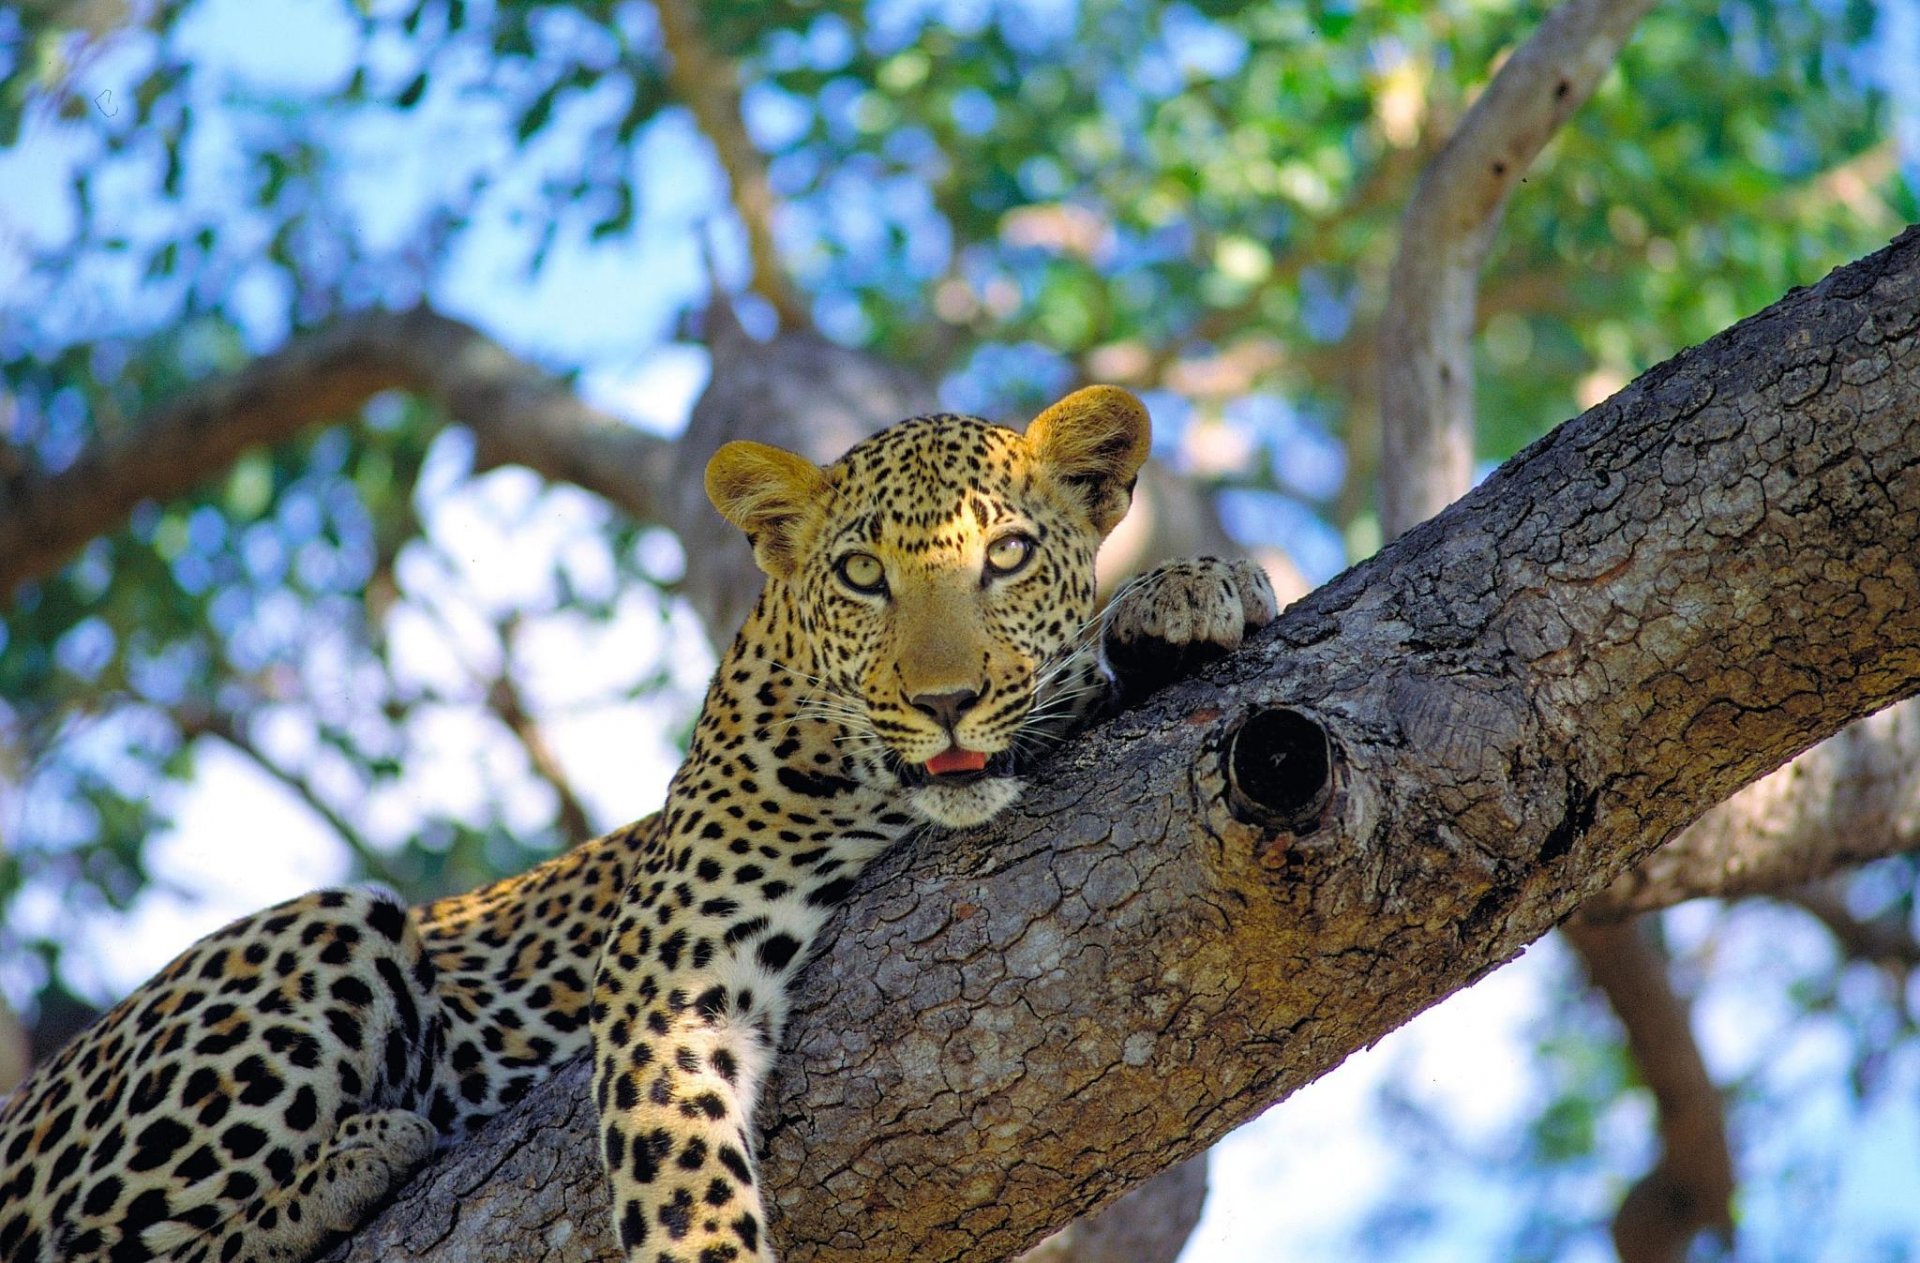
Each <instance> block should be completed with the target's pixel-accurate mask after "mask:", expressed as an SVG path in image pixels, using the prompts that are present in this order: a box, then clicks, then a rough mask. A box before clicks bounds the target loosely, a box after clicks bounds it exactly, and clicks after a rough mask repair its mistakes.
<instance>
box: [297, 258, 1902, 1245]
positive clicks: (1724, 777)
mask: <svg viewBox="0 0 1920 1263" xmlns="http://www.w3.org/2000/svg"><path fill="white" fill-rule="evenodd" d="M1916 328H1920V230H1909V231H1908V232H1907V233H1905V234H1904V235H1903V236H1902V237H1901V238H1900V239H1899V240H1897V241H1896V242H1895V243H1894V244H1893V245H1892V246H1891V247H1889V248H1888V249H1886V250H1884V251H1881V252H1880V253H1878V254H1875V255H1873V256H1871V257H1869V258H1867V259H1864V260H1861V261H1860V262H1858V263H1855V264H1852V265H1849V266H1848V267H1845V268H1842V269H1840V270H1839V271H1837V272H1835V273H1834V274H1832V275H1831V276H1829V277H1828V278H1827V279H1826V280H1824V281H1822V282H1821V283H1820V284H1819V285H1817V286H1815V287H1813V288H1812V289H1809V290H1801V291H1796V292H1795V293H1793V294H1790V295H1788V296H1787V297H1786V298H1785V299H1783V300H1782V301H1781V302H1779V303H1777V304H1775V305H1774V306H1773V307H1771V308H1769V309H1768V310H1767V311H1765V312H1762V313H1761V314H1759V315H1758V316H1755V317H1753V318H1751V319H1749V320H1747V321H1744V322H1742V323H1741V324H1740V325H1738V326H1736V327H1735V328H1733V329H1731V330H1728V331H1727V332H1726V333H1724V334H1722V335H1720V336H1718V337H1716V338H1714V339H1712V340H1711V341H1709V342H1707V343H1706V344H1704V345H1702V346H1700V347H1698V348H1695V349H1694V350H1692V351H1688V352H1686V353H1683V354H1682V355H1680V356H1678V357H1676V358H1675V359H1673V360H1671V361H1669V362H1668V363H1666V364H1664V365H1662V366H1660V367H1659V368H1656V369H1654V370H1653V371H1652V372H1650V373H1648V374H1647V375H1645V376H1644V377H1643V378H1641V379H1640V380H1639V381H1637V382H1636V383H1634V384H1633V385H1632V386H1630V387H1628V388H1627V389H1626V390H1625V391H1623V392H1621V394H1620V395H1618V396H1616V397H1615V398H1614V399H1612V400H1609V401H1608V402H1606V403H1604V404H1602V405H1600V406H1599V407H1597V408H1594V409H1592V410H1590V411H1589V412H1588V413H1586V414H1585V415H1583V416H1581V417H1579V418H1577V419H1576V420H1574V421H1572V422H1569V423H1568V424H1566V425H1564V426H1562V427H1560V428H1559V429H1558V430H1556V431H1555V432H1554V433H1552V434H1551V435H1549V436H1547V437H1546V438H1545V439H1543V440H1541V441H1540V442H1538V443H1536V444H1534V445H1533V446H1532V447H1530V448H1528V449H1527V450H1526V451H1525V452H1522V453H1521V454H1520V455H1519V456H1517V457H1515V458H1514V459H1513V460H1512V461H1510V462H1508V464H1507V465H1506V466H1504V467H1503V468H1502V469H1501V470H1499V471H1498V472H1496V473H1495V474H1494V475H1493V476H1492V477H1491V478H1489V479H1488V480H1487V481H1486V482H1485V483H1483V484H1482V485H1481V486H1480V487H1479V488H1477V489H1476V490H1475V491H1474V492H1472V493H1471V494H1470V495H1468V496H1467V497H1466V498H1464V499H1463V500H1461V501H1460V502H1459V503H1458V504H1456V505H1454V506H1453V507H1452V508H1450V509H1448V510H1447V511H1446V512H1444V513H1442V514H1441V515H1440V516H1439V517H1437V518H1435V519H1433V520H1432V521H1429V522H1427V523H1424V524H1422V525H1421V526H1418V527H1416V528H1414V529H1413V530H1411V531H1409V532H1408V533H1407V534H1405V535H1403V536H1402V537H1400V539H1399V540H1397V541H1396V542H1395V543H1394V544H1393V545H1391V546H1390V547H1388V548H1387V549H1385V550H1383V551H1382V552H1381V553H1380V554H1379V555H1378V556H1377V557H1375V558H1374V559H1373V560H1371V561H1370V562H1368V563H1366V564H1365V565H1362V566H1359V567H1356V568H1355V569H1353V570H1350V571H1348V572H1347V573H1346V574H1345V575H1343V576H1341V577H1340V578H1338V579H1336V580H1334V581H1333V582H1332V583H1330V584H1328V585H1326V586H1325V587H1323V588H1321V589H1320V590H1318V591H1317V592H1314V593H1312V594H1310V595H1309V596H1307V597H1306V598H1304V599H1302V600H1301V601H1299V602H1297V603H1296V604H1295V605H1293V606H1292V607H1291V608H1290V609H1288V610H1287V611H1286V612H1285V613H1284V614H1283V615H1282V616H1281V618H1280V619H1279V620H1277V621H1276V623H1275V624H1274V625H1273V626H1272V627H1271V628H1270V629H1269V630H1268V631H1267V632H1266V633H1265V634H1263V635H1262V636H1260V637H1258V638H1256V639H1255V640H1254V641H1253V642H1252V643H1251V644H1250V645H1249V646H1248V647H1247V648H1245V649H1244V650H1243V651H1242V652H1240V653H1239V654H1237V655H1235V656H1234V657H1233V658H1231V659H1229V660H1227V661H1226V662H1225V663H1223V664H1221V665H1220V666H1219V667H1217V668H1216V669H1214V670H1213V671H1211V672H1210V673H1208V674H1207V675H1206V676H1205V677H1203V678H1200V679H1196V680H1192V681H1186V682H1182V683H1180V684H1176V685H1175V686H1173V687H1172V688H1170V689H1168V690H1166V691H1165V692H1163V693H1161V694H1159V695H1156V696H1155V697H1154V698H1152V699H1150V700H1149V701H1148V702H1147V704H1146V705H1144V706H1143V707H1142V708H1140V709H1138V710H1136V711H1133V712H1130V713H1128V714H1127V715H1123V716H1122V717H1120V718H1119V719H1118V720H1116V721H1114V722H1113V723H1110V724H1108V725H1107V726H1105V727H1103V728H1101V729H1099V730H1097V731H1096V732H1094V733H1092V734H1090V735H1089V736H1088V737H1087V738H1085V739H1083V740H1081V741H1079V742H1077V743H1075V744H1074V745H1072V746H1071V747H1069V748H1068V749H1066V750H1065V751H1063V752H1062V753H1061V754H1060V755H1059V756H1058V757H1056V758H1055V759H1054V760H1053V762H1052V763H1051V765H1050V766H1049V767H1048V768H1046V769H1043V770H1042V771H1041V773H1040V774H1039V775H1038V776H1037V777H1036V782H1035V784H1034V786H1033V788H1032V789H1031V790H1030V791H1029V793H1028V795H1027V797H1026V798H1025V799H1024V800H1023V801H1022V802H1021V804H1020V805H1019V806H1018V807H1016V808H1015V809H1014V810H1013V811H1011V812H1010V813H1008V814H1007V815H1006V816H1005V817H1003V818H1002V819H1000V820H998V821H996V822H995V823H994V824H993V825H991V826H989V827H987V828H985V829H981V830H977V831H972V832H968V833H962V834H952V835H927V836H924V837H922V838H920V839H919V840H918V841H917V842H915V843H912V844H909V845H907V846H904V847H901V848H899V849H898V850H896V851H895V852H894V853H892V854H891V855H889V856H887V857H885V858H883V859H882V860H881V861H880V862H878V863H877V864H875V865H874V866H873V868H872V869H871V870H870V871H869V873H868V874H867V876H866V878H865V879H864V880H863V881H862V883H861V888H860V890H859V891H858V892H857V893H856V895H855V896H854V898H853V899H852V900H851V901H850V902H849V904H848V905H847V906H846V908H845V909H843V912H842V914H841V916H840V918H839V919H838V921H837V923H836V927H835V928H834V929H833V930H830V932H829V934H828V935H827V938H826V942H827V944H828V947H827V949H826V951H825V953H824V954H823V956H822V957H821V958H820V959H819V960H817V961H815V962H814V964H813V965H812V966H811V967H810V968H809V969H808V970H807V971H806V973H805V974H804V975H803V977H802V979H801V982H800V987H799V992H798V995H797V997H796V1004H795V1011H794V1019H793V1022H792V1025H791V1026H790V1028H789V1031H788V1036H787V1039H786V1041H785V1047H784V1049H783V1053H782V1059H781V1063H780V1067H779V1069H778V1071H777V1073H776V1075H775V1078H774V1082H773V1084H772V1087H771V1091H770V1099H769V1101H768V1103H767V1106H766V1109H765V1111H764V1115H763V1117H764V1121H765V1124H766V1147H767V1151H768V1157H767V1164H766V1185H767V1189H768V1192H769V1195H770V1199H771V1202H772V1211H773V1214H772V1235H773V1237H774V1239H775V1240H776V1241H778V1242H782V1243H784V1249H785V1257H787V1258H788V1259H790V1260H792V1261H793V1263H805V1261H809V1260H838V1259H855V1258H858V1259H890V1260H915V1261H916V1263H919V1261H924V1263H942V1261H946V1260H955V1261H957V1260H969V1261H978V1260H989V1259H995V1258H1005V1257H1008V1256H1010V1255H1012V1254H1015V1253H1017V1252H1018V1251H1019V1250H1021V1249H1023V1248H1025V1247H1027V1246H1029V1245H1031V1244H1032V1243H1033V1242H1034V1241H1035V1240H1037V1239H1038V1238H1039V1237H1041V1236H1042V1235H1043V1234H1044V1233H1045V1232H1046V1231H1047V1230H1048V1229H1050V1228H1052V1227H1054V1226H1056V1225H1058V1224H1060V1223H1064V1222H1066V1221H1067V1220H1069V1219H1071V1218H1073V1217H1074V1216H1076V1215H1080V1214H1082V1213H1084V1212H1086V1211H1087V1210H1089V1209H1091V1208H1093V1207H1095V1206H1097V1205H1100V1204H1102V1203H1103V1202H1105V1201H1107V1200H1109V1199H1111V1198H1113V1197H1116V1196H1118V1195H1119V1194H1121V1193H1123V1192H1124V1191H1125V1190H1126V1189H1127V1188H1129V1187H1131V1186H1132V1185H1134V1184H1136V1183H1138V1182H1140V1181H1142V1180H1144V1179H1146V1178H1147V1177H1149V1176H1151V1175H1152V1174H1154V1173H1155V1172H1157V1171H1160V1170H1162V1169H1164V1168H1166V1167H1168V1166H1171V1165H1172V1164H1174V1163H1176V1162H1179V1161H1182V1160H1184V1159H1186V1158H1188V1157H1190V1156H1192V1155H1193V1154H1195V1153H1198V1152H1200V1151H1201V1150H1202V1149H1204V1148H1205V1147H1206V1146H1207V1145H1209V1144H1211V1143H1212V1142H1213V1141H1214V1140H1216V1139H1218V1138H1219V1137H1220V1136H1221V1135H1222V1134H1224V1133H1225V1132H1226V1131H1227V1130H1228V1129H1229V1128H1231V1127H1233V1126H1234V1125H1236V1124H1237V1123H1239V1122H1241V1121H1243V1120H1244V1119H1246V1118H1248V1117H1250V1116H1252V1115H1253V1114H1255V1113H1257V1112H1259V1111H1260V1110H1262V1109H1264V1108H1266V1107H1267V1106H1268V1105H1270V1104H1272V1103H1273V1102H1275V1101H1278V1100H1280V1099H1281V1098H1283V1097H1285V1096H1286V1095H1287V1094H1288V1093H1289V1092H1291V1091H1293V1090H1294V1089H1295V1088H1297V1087H1299V1086H1301V1085H1302V1084H1304V1083H1306V1082H1308V1081H1310V1080H1311V1079H1313V1078H1315V1077H1317V1076H1318V1075H1320V1074H1323V1073H1325V1072H1326V1071H1327V1070H1328V1069H1331V1068H1332V1067H1333V1066H1334V1065H1337V1064H1338V1063H1339V1062H1340V1060H1341V1059H1342V1058H1344V1057H1345V1056H1346V1055H1347V1054H1348V1053H1350V1052H1352V1051H1353V1050H1355V1049H1357V1048H1359V1047H1362V1046H1364V1045H1366V1044H1368V1043H1370V1042H1372V1041H1373V1040H1376V1039H1378V1038H1379V1037H1380V1036H1381V1035H1382V1034H1384V1033H1385V1032H1387V1031H1388V1030H1391V1029H1393V1028H1394V1027H1396V1026H1398V1025H1400V1024H1401V1023H1403V1022H1405V1021H1406V1020H1407V1019H1408V1018H1410V1017H1411V1016H1413V1015H1414V1014H1415V1013H1417V1012H1419V1011H1420V1010H1421V1009H1423V1008H1425V1007H1427V1006H1428V1005H1430V1004H1433V1003H1435V1002H1436V1001H1438V1000H1440V999H1441V998H1443V997H1445V996H1446V995H1448V994H1450V993H1451V992H1453V991H1455V990H1458V989H1459V988H1460V987H1462V986H1464V985H1466V984H1467V983H1469V982H1471V981H1473V980H1474V979H1476V978H1478V977H1480V976H1482V975H1484V974H1485V973H1487V972H1488V971H1490V970H1491V969H1493V968H1495V967H1497V966H1498V965H1499V964H1500V963H1502V962H1503V961H1506V960H1508V959H1510V958H1511V957H1512V956H1513V955H1514V954H1515V953H1517V952H1518V951H1519V950H1520V949H1521V948H1522V947H1524V946H1525V945H1526V944H1527V943H1529V942H1531V941H1532V940H1533V939H1535V938H1537V937H1539V936H1540V935H1541V934H1543V933H1544V932H1546V930H1548V929H1549V928H1551V927H1552V926H1553V925H1554V924H1556V923H1557V922H1558V921H1560V920H1561V919H1562V918H1564V917H1565V916H1566V915H1567V914H1568V913H1569V912H1571V911H1572V910H1573V909H1574V908H1576V907H1577V906H1578V905H1579V904H1580V903H1582V902H1583V901H1584V900H1586V899H1588V898H1590V897H1591V896H1592V895H1594V894H1595V893H1597V892H1598V891H1600V890H1602V889H1603V888H1605V887H1606V886H1607V885H1608V883H1610V882H1611V881H1613V880H1614V879H1615V878H1616V877H1617V876H1618V875H1619V874H1621V873H1622V872H1625V871H1626V870H1627V869H1628V868H1629V867H1630V866H1631V865H1633V864H1634V863H1636V862H1638V861H1639V860H1641V859H1642V858H1644V857H1645V856H1646V855H1647V854H1648V853H1649V852H1650V851H1651V850H1652V849H1653V848H1654V847H1656V846H1657V845H1659V844H1660V843H1661V842H1662V841H1664V840H1666V839H1667V838H1669V837H1671V836H1673V835H1674V834H1675V833H1676V832H1678V831H1679V830H1680V829H1681V828H1682V827H1684V826H1685V825H1686V824H1687V823H1688V822H1690V821H1691V820H1692V819H1694V818H1695V817H1696V816H1698V815H1700V814H1701V813H1702V812H1703V811H1705V810H1706V809H1707V808H1709V807H1710V806H1712V805H1713V804H1714V803H1716V802H1719V801H1721V800H1723V799H1725V798H1726V797H1728V796H1729V795H1730V794H1732V793H1733V792H1734V791H1736V790H1737V789H1739V788H1740V787H1741V786H1742V785H1744V784H1746V783H1748V782H1750V781H1752V780H1754V779H1756V778H1757V777H1759V776H1761V775H1762V774H1764V773H1765V772H1767V771H1768V770H1769V769H1771V768H1773V767H1775V766H1778V765H1779V764H1780V763H1782V762H1784V761H1785V760H1786V759H1788V758H1790V757H1792V756H1793V755H1795V754H1797V753H1798V752H1800V751H1801V750H1804V749H1806V748H1807V747H1808V746H1810V745H1811V744H1813V743H1814V742H1816V741H1818V740H1820V739H1822V738H1824V737H1826V736H1828V735H1830V734H1832V733H1833V732H1835V731H1837V730H1838V729H1840V728H1841V727H1842V726H1844V725H1845V724H1846V723H1848V722H1849V721H1850V720H1853V719H1855V718H1858V717H1860V716H1863V715H1866V714H1869V713H1871V712H1873V711H1876V710H1878V709H1880V708H1882V707H1884V706H1886V705H1888V704H1890V703H1892V702H1895V701H1898V700H1899V699H1901V698H1903V697H1906V696H1910V695H1912V694H1913V693H1915V692H1916V691H1920V574H1916V573H1915V566H1916V561H1915V559H1916V558H1920V354H1917V353H1916V343H1915V337H1916ZM584 1083H585V1077H584V1075H583V1074H581V1073H580V1072H579V1071H578V1069H577V1068H576V1069H575V1070H574V1071H572V1072H570V1073H568V1074H564V1075H562V1076H561V1077H560V1078H559V1079H558V1080H557V1081H556V1083H555V1084H554V1085H552V1086H551V1087H549V1088H548V1089H546V1090H543V1091H541V1092H537V1093H535V1094H534V1095H533V1096H531V1097H529V1098H528V1099H527V1100H525V1101H523V1102H522V1103H521V1105H520V1106H519V1107H517V1108H516V1110H515V1111H514V1112H512V1113H510V1114H508V1115H507V1116H506V1117H504V1118H503V1119H502V1120H500V1122H499V1123H497V1124H496V1125H495V1126H494V1127H492V1128H490V1129H489V1130H488V1132H487V1133H486V1134H484V1135H482V1136H481V1137H479V1138H477V1139H476V1140H475V1141H474V1142H473V1143H471V1144H469V1145H466V1146H464V1147H463V1148H461V1149H459V1150H456V1151H454V1152H453V1153H451V1154H449V1155H446V1156H445V1157H444V1158H443V1159H442V1160H441V1161H439V1162H438V1163H437V1164H435V1165H434V1166H433V1167H431V1168H429V1169H428V1170H427V1171H426V1172H424V1173H423V1174H422V1176H421V1177H420V1178H418V1179H417V1180H416V1181H415V1183H414V1185H413V1186H412V1187H411V1188H410V1189H409V1190H407V1191H406V1192H405V1193H403V1194H402V1195H401V1197H400V1198H399V1199H397V1200H396V1202H395V1203H394V1204H393V1205H392V1206H390V1207H389V1208H388V1210H387V1211H386V1213H385V1214H384V1215H383V1216H382V1217H381V1218H380V1219H379V1220H378V1221H377V1222H376V1223H375V1224H374V1225H372V1226H370V1227H369V1228H368V1229H367V1230H365V1231H363V1233H362V1234H361V1235H360V1236H359V1237H358V1238H356V1240H355V1241H354V1242H353V1243H351V1246H350V1248H344V1249H343V1250H342V1251H341V1252H340V1253H339V1254H338V1255H336V1256H335V1257H337V1258H341V1259H369V1260H370V1259H399V1260H405V1259H479V1258H488V1257H513V1258H517V1259H552V1260H575V1259H589V1258H606V1257H611V1255H610V1252H609V1251H608V1248H607V1244H606V1239H605V1236H604V1235H603V1228H602V1224H601V1218H602V1216H603V1214H604V1211H603V1198H602V1194H601V1192H600V1185H599V1180H598V1174H597V1171H596V1170H595V1164H596V1158H595V1150H596V1146H595V1145H594V1144H593V1143H592V1141H591V1131H592V1128H591V1122H590V1109H589V1107H587V1106H586V1104H585V1097H584Z"/></svg>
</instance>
